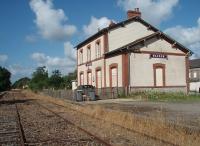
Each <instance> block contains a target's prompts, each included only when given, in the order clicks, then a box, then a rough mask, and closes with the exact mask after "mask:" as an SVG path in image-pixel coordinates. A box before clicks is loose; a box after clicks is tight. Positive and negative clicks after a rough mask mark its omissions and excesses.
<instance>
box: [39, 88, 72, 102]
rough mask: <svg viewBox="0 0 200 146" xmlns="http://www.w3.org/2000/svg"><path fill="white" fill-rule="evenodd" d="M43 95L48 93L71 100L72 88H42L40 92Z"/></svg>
mask: <svg viewBox="0 0 200 146" xmlns="http://www.w3.org/2000/svg"><path fill="white" fill-rule="evenodd" d="M41 93H42V94H44V95H48V96H51V97H55V98H63V99H68V100H72V99H73V91H72V90H53V89H44V90H43V91H42V92H41Z"/></svg>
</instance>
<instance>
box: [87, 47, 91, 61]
mask: <svg viewBox="0 0 200 146" xmlns="http://www.w3.org/2000/svg"><path fill="white" fill-rule="evenodd" d="M87 61H91V47H90V46H88V47H87Z"/></svg>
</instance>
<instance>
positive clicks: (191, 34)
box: [165, 17, 200, 57]
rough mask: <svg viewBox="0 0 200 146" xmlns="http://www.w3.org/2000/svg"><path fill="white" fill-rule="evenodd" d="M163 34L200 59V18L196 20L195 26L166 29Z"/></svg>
mask: <svg viewBox="0 0 200 146" xmlns="http://www.w3.org/2000/svg"><path fill="white" fill-rule="evenodd" d="M165 33H167V34H169V35H170V36H172V37H173V38H175V39H176V40H178V41H179V42H180V43H182V44H184V45H185V46H187V47H188V48H189V49H191V50H192V51H193V52H194V53H195V55H196V56H198V57H200V50H199V49H200V17H199V19H198V20H197V26H194V27H183V26H180V25H178V26H175V27H171V28H168V29H166V30H165Z"/></svg>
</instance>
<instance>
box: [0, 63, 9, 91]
mask: <svg viewBox="0 0 200 146" xmlns="http://www.w3.org/2000/svg"><path fill="white" fill-rule="evenodd" d="M10 77H11V73H10V72H9V71H8V70H7V69H6V68H3V67H1V66H0V92H2V91H6V90H9V89H10V88H11V82H10Z"/></svg>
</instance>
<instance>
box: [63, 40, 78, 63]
mask: <svg viewBox="0 0 200 146" xmlns="http://www.w3.org/2000/svg"><path fill="white" fill-rule="evenodd" d="M64 53H65V55H66V57H67V58H68V59H69V60H71V61H74V62H76V50H75V49H74V47H73V45H72V44H71V43H70V42H66V43H64Z"/></svg>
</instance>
